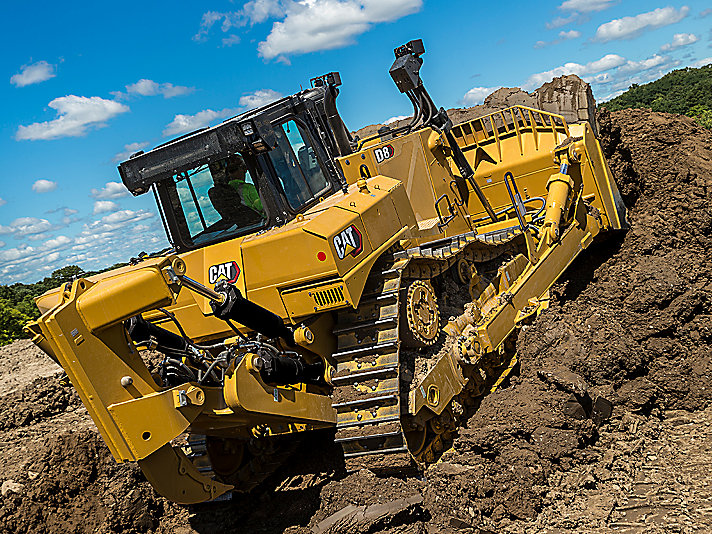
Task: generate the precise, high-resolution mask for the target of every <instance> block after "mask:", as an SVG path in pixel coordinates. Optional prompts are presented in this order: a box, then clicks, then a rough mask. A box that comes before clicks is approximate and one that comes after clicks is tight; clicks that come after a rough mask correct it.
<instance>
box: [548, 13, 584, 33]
mask: <svg viewBox="0 0 712 534" xmlns="http://www.w3.org/2000/svg"><path fill="white" fill-rule="evenodd" d="M578 18H579V15H578V13H571V15H569V16H568V17H556V18H555V19H554V20H552V21H551V22H547V23H546V29H547V30H553V29H555V28H561V27H562V26H566V25H567V24H571V23H572V22H574V21H575V20H576V19H578Z"/></svg>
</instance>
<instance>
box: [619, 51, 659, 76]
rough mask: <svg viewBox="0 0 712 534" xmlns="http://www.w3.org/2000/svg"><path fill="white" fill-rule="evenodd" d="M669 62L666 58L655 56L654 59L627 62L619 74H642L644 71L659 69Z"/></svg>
mask: <svg viewBox="0 0 712 534" xmlns="http://www.w3.org/2000/svg"><path fill="white" fill-rule="evenodd" d="M667 61H668V58H667V57H666V56H661V55H658V54H655V55H654V56H653V57H649V58H647V59H642V60H640V61H626V62H625V64H624V65H621V67H620V68H619V69H618V72H619V73H630V72H641V71H644V70H648V69H652V68H654V67H659V66H660V65H663V64H664V63H666V62H667Z"/></svg>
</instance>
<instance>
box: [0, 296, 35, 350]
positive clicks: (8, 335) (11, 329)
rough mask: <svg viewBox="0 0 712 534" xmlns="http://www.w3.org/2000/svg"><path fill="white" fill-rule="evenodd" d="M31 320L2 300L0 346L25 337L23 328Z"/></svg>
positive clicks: (0, 307)
mask: <svg viewBox="0 0 712 534" xmlns="http://www.w3.org/2000/svg"><path fill="white" fill-rule="evenodd" d="M29 320H30V318H29V317H28V316H27V315H25V314H24V313H22V312H20V311H18V310H16V309H15V308H13V307H12V305H11V304H10V303H9V302H8V301H7V300H5V299H0V345H6V344H8V343H10V342H11V341H14V340H16V339H19V338H21V337H24V334H23V332H22V327H23V326H25V323H27V321H29Z"/></svg>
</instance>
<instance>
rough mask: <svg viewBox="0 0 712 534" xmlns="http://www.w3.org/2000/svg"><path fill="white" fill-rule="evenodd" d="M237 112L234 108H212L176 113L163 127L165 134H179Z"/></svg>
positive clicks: (202, 126)
mask: <svg viewBox="0 0 712 534" xmlns="http://www.w3.org/2000/svg"><path fill="white" fill-rule="evenodd" d="M235 113H236V110H234V109H229V108H226V109H223V110H220V111H213V110H212V109H204V110H203V111H199V112H198V113H196V114H195V115H182V114H180V115H176V116H175V117H173V120H172V121H171V122H170V123H169V124H168V125H167V126H166V127H165V128H164V129H163V135H165V136H169V135H179V134H184V133H188V132H192V131H194V130H197V129H198V128H204V127H205V126H208V125H209V124H210V123H211V122H213V121H214V120H216V119H219V118H224V117H227V116H229V115H233V114H235Z"/></svg>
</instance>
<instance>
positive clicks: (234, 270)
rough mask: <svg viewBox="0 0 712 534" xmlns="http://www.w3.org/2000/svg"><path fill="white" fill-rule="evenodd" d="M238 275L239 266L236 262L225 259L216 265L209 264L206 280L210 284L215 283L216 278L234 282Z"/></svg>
mask: <svg viewBox="0 0 712 534" xmlns="http://www.w3.org/2000/svg"><path fill="white" fill-rule="evenodd" d="M239 276H240V267H239V266H238V265H237V262H234V261H226V262H225V263H218V264H217V265H211V266H210V268H209V269H208V282H210V283H211V284H213V285H214V284H216V283H217V282H218V280H223V279H224V280H227V281H228V282H229V283H231V284H232V283H233V282H235V281H236V280H237V279H238V277H239Z"/></svg>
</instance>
